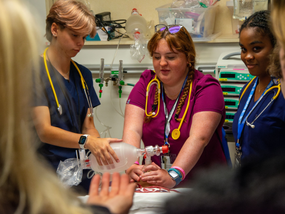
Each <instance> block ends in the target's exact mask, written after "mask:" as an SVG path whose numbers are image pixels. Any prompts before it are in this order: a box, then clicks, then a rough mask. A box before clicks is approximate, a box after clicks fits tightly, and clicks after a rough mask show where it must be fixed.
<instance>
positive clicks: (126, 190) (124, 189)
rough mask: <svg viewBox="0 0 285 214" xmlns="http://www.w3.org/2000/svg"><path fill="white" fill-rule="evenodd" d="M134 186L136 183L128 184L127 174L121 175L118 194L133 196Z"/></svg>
mask: <svg viewBox="0 0 285 214" xmlns="http://www.w3.org/2000/svg"><path fill="white" fill-rule="evenodd" d="M136 186H137V184H136V183H130V180H129V176H128V175H127V174H123V175H122V176H121V186H120V194H126V195H128V196H133V195H134V192H135V189H136Z"/></svg>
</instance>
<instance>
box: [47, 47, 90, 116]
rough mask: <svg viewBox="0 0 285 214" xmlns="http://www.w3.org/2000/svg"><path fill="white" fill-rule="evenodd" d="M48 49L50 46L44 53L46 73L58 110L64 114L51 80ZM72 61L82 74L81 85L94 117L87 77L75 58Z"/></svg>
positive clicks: (80, 74)
mask: <svg viewBox="0 0 285 214" xmlns="http://www.w3.org/2000/svg"><path fill="white" fill-rule="evenodd" d="M47 50H48V47H47V48H46V49H45V51H44V54H43V55H44V64H45V70H46V73H47V76H48V79H49V83H50V86H51V89H52V92H53V95H54V98H55V102H56V105H57V110H58V112H59V114H60V115H62V107H61V105H60V103H59V101H58V98H57V94H56V91H55V89H54V85H53V82H52V80H51V77H50V73H49V69H48V66H47V60H46V54H47ZM71 62H72V64H73V65H74V67H75V68H76V70H77V71H78V74H79V76H80V81H81V85H82V88H83V91H84V94H85V97H86V100H87V103H88V106H89V110H90V113H89V114H88V117H92V116H93V105H92V101H91V97H90V94H89V92H88V91H89V90H88V86H87V83H86V81H85V79H84V78H83V75H82V73H81V71H80V69H79V68H78V66H77V65H76V63H75V62H74V61H73V60H71Z"/></svg>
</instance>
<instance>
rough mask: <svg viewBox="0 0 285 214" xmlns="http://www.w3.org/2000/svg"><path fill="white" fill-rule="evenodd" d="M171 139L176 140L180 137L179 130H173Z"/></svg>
mask: <svg viewBox="0 0 285 214" xmlns="http://www.w3.org/2000/svg"><path fill="white" fill-rule="evenodd" d="M171 137H172V139H173V140H177V139H178V138H179V137H180V131H179V129H174V130H173V131H172V133H171Z"/></svg>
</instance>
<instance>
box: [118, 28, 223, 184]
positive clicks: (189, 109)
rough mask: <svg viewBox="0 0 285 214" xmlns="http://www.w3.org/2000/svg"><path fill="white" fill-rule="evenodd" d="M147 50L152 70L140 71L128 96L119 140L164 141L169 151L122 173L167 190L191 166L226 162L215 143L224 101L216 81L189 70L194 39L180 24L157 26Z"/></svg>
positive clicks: (190, 170)
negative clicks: (150, 57)
mask: <svg viewBox="0 0 285 214" xmlns="http://www.w3.org/2000/svg"><path fill="white" fill-rule="evenodd" d="M148 50H149V53H150V55H151V56H152V60H153V66H154V70H146V71H144V72H143V73H142V75H141V78H140V80H139V82H138V83H137V84H136V85H135V87H134V89H133V90H132V92H131V93H130V95H129V98H128V101H127V105H126V112H125V124H124V134H123V141H124V142H126V143H129V144H132V145H134V146H136V147H139V146H140V141H141V140H142V141H143V143H144V145H145V146H150V145H159V146H162V145H167V146H168V147H169V154H167V155H164V156H162V157H157V156H153V157H152V162H153V163H152V164H150V165H148V166H145V167H143V165H138V163H137V162H136V163H135V164H133V165H132V166H131V167H130V168H129V169H128V170H127V173H128V174H129V175H130V177H131V178H132V179H133V180H135V181H143V182H147V183H148V184H151V185H159V186H163V187H167V188H172V187H174V186H177V185H178V184H179V183H180V182H181V181H182V180H184V179H185V180H189V179H190V178H191V176H192V175H193V173H194V172H195V171H196V170H197V169H200V168H205V167H209V166H210V165H212V164H214V163H226V159H225V156H224V154H223V150H222V147H221V145H220V142H219V138H220V139H221V137H222V132H221V130H222V125H223V123H224V119H225V104H224V100H223V94H222V90H221V87H220V85H219V82H218V81H217V80H216V79H214V78H213V77H212V76H211V75H204V74H202V73H201V72H199V71H197V70H196V69H195V57H196V52H195V47H194V43H193V41H192V38H191V36H190V34H189V33H188V32H187V30H186V29H185V28H184V27H183V26H165V25H157V26H156V33H155V34H154V36H153V37H152V38H151V39H150V41H149V43H148ZM146 92H147V93H146ZM144 172H146V173H144Z"/></svg>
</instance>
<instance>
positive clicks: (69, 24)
mask: <svg viewBox="0 0 285 214" xmlns="http://www.w3.org/2000/svg"><path fill="white" fill-rule="evenodd" d="M53 23H56V24H57V25H59V27H60V28H61V29H64V28H69V29H71V30H73V31H75V32H80V33H83V34H88V35H90V37H92V38H93V37H94V36H95V35H96V24H95V17H94V15H93V14H92V13H91V11H90V10H89V9H88V8H87V6H86V5H84V4H83V3H82V2H79V1H76V0H58V1H56V2H55V3H54V4H53V5H52V7H51V8H50V11H49V14H48V15H47V18H46V38H47V40H48V41H50V42H51V40H52V34H51V25H52V24H53Z"/></svg>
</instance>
